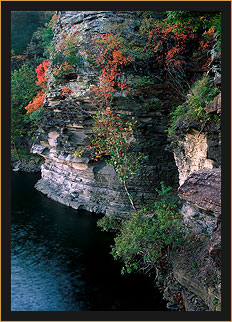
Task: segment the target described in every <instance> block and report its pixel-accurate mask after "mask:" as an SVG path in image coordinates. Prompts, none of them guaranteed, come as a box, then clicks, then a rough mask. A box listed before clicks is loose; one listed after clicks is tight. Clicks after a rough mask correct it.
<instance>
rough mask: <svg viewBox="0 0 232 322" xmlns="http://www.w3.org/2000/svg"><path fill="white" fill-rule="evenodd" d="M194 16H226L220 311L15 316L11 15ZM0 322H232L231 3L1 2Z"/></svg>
mask: <svg viewBox="0 0 232 322" xmlns="http://www.w3.org/2000/svg"><path fill="white" fill-rule="evenodd" d="M77 9H78V10H83V11H85V10H90V11H91V10H105V11H107V10H115V11H116V10H133V11H134V10H142V11H146V10H149V11H152V10H154V11H158V10H160V11H165V10H191V11H201V10H202V11H203V10H205V11H221V12H222V263H223V267H222V311H220V312H171V311H158V312H157V311H88V312H84V311H80V312H73V311H67V312H64V311H61V312H60V311H20V312H19V311H11V299H10V296H11V290H10V286H11V285H10V280H11V279H10V274H11V272H10V268H11V266H10V264H11V261H10V247H11V244H10V211H11V206H10V201H11V186H10V182H11V180H10V178H11V169H10V63H11V61H10V30H11V28H10V27H11V11H32V10H34V11H35V10H52V11H53V10H70V11H71V10H77ZM1 45H2V46H1V49H2V50H1V63H2V64H1V76H2V77H1V93H2V96H1V179H2V184H1V228H2V230H1V284H2V288H1V321H231V236H230V234H231V216H230V215H231V204H230V200H231V94H230V91H231V2H230V1H59V0H58V1H57V0H56V1H1Z"/></svg>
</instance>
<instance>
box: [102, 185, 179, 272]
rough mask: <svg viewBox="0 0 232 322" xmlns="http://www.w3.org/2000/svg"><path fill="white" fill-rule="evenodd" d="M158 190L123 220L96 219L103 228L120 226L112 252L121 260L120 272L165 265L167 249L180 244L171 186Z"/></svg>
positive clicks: (146, 270)
mask: <svg viewBox="0 0 232 322" xmlns="http://www.w3.org/2000/svg"><path fill="white" fill-rule="evenodd" d="M157 192H158V194H159V197H158V199H157V200H155V201H154V202H153V203H152V204H151V205H149V206H144V207H143V208H142V209H141V210H139V211H137V212H136V213H132V214H131V215H130V216H129V218H127V219H125V220H122V221H119V220H115V219H110V218H109V219H108V218H107V219H106V218H105V219H101V220H100V221H98V226H100V227H101V228H102V229H103V230H109V229H112V226H113V228H114V229H119V232H118V233H117V236H116V238H115V239H114V241H115V245H114V246H112V255H113V257H114V258H115V259H117V260H120V261H122V262H123V263H124V266H123V268H122V274H124V273H125V272H127V273H131V272H132V271H138V270H142V271H144V272H148V271H149V270H150V269H154V267H159V266H167V265H168V252H169V249H170V248H172V247H179V246H181V243H182V240H183V225H182V223H181V218H180V214H179V213H178V212H177V204H176V199H174V198H173V194H172V193H171V188H170V187H166V186H165V185H164V183H161V190H158V189H157Z"/></svg>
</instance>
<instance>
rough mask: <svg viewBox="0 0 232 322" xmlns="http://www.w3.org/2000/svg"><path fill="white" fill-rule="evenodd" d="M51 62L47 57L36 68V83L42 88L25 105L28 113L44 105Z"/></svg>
mask: <svg viewBox="0 0 232 322" xmlns="http://www.w3.org/2000/svg"><path fill="white" fill-rule="evenodd" d="M49 63H50V62H49V60H48V59H46V60H44V61H43V62H42V63H41V64H40V65H38V66H37V67H36V69H35V71H36V76H37V81H36V85H37V86H39V87H40V89H41V90H40V91H39V92H38V93H37V94H36V96H35V97H34V98H33V100H32V101H30V103H29V104H28V105H27V106H26V107H25V109H26V111H27V113H33V112H35V111H36V110H37V109H38V108H40V107H41V106H42V105H43V101H44V98H45V91H46V87H47V77H46V71H47V69H48V66H49Z"/></svg>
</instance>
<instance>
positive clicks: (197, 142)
mask: <svg viewBox="0 0 232 322" xmlns="http://www.w3.org/2000/svg"><path fill="white" fill-rule="evenodd" d="M129 14H133V13H131V12H125V11H123V12H111V11H107V12H105V11H85V12H83V11H61V12H59V13H58V23H57V25H56V26H55V36H54V40H53V42H54V44H59V43H61V42H62V39H63V37H64V35H65V34H72V33H73V32H74V31H75V30H78V35H79V40H80V43H79V51H80V53H81V54H82V63H81V64H80V65H79V66H77V68H76V70H75V71H72V73H70V74H69V75H66V77H65V78H64V79H63V80H62V81H61V82H56V80H55V78H54V75H53V74H52V70H51V69H50V70H49V73H48V85H49V91H48V93H47V95H46V99H45V103H44V109H45V111H44V120H43V122H42V124H41V126H40V129H39V133H38V137H37V138H36V141H35V143H34V145H33V147H32V152H33V153H36V154H39V155H40V156H42V157H43V158H44V164H43V165H42V167H41V179H40V180H39V182H38V183H37V184H36V188H37V189H38V190H39V191H41V192H43V193H45V194H46V195H47V196H48V197H50V198H52V199H54V200H56V201H58V202H61V203H63V204H65V205H67V206H70V207H73V208H75V209H86V210H88V211H92V212H95V213H104V214H107V215H116V216H127V215H128V213H129V212H130V210H131V205H130V203H129V200H128V198H127V195H126V193H125V191H124V189H123V186H122V184H121V183H120V181H119V179H118V177H117V174H116V172H115V171H114V169H113V167H112V166H110V165H108V164H106V162H105V161H104V160H103V159H102V160H100V161H98V162H94V161H93V160H92V157H91V154H90V151H89V149H88V145H89V142H90V141H89V136H90V135H91V133H92V131H93V116H94V115H95V114H96V112H97V106H96V105H95V104H94V103H93V101H92V98H91V86H92V85H94V84H97V83H98V81H99V70H98V69H97V68H95V67H94V66H92V65H91V64H90V62H89V61H88V59H87V58H86V57H85V54H84V53H85V51H86V48H87V46H88V44H89V43H90V39H91V37H93V36H94V34H96V33H103V32H105V31H106V29H105V28H106V24H105V22H107V23H110V22H117V23H119V24H120V22H123V21H124V20H125V18H126V17H128V15H129ZM128 28H134V26H133V25H130V26H129V25H128ZM213 61H218V57H217V55H216V54H215V58H214V59H213ZM137 73H141V75H142V71H141V70H139V71H138V70H137V69H136V66H134V67H133V68H128V69H127V70H126V73H124V74H123V76H122V77H123V78H124V79H127V80H133V78H134V77H135V75H137ZM150 73H151V74H152V76H154V77H153V80H154V84H153V85H152V86H153V87H152V88H150V87H149V86H148V88H146V89H144V88H143V90H142V91H140V93H139V94H138V95H135V96H134V97H131V96H128V95H124V94H123V95H122V94H121V93H119V92H117V91H116V92H115V93H114V97H113V109H114V111H115V112H117V113H119V114H121V115H124V116H125V118H126V117H128V116H133V117H135V119H136V120H137V125H136V128H135V130H134V133H133V137H132V140H131V148H132V149H133V150H134V151H136V152H142V153H144V154H145V155H146V156H147V157H148V159H147V161H146V162H145V166H144V169H143V171H142V172H141V173H140V174H139V175H136V176H135V177H133V178H132V179H130V180H128V182H127V186H128V190H129V192H130V193H132V194H133V196H134V201H135V205H136V206H137V207H139V206H140V205H141V204H144V202H146V201H150V200H152V199H153V198H154V193H155V187H157V186H159V184H160V182H161V181H164V182H166V184H168V185H172V186H173V187H177V186H178V173H179V184H180V186H181V187H180V188H179V196H180V198H181V199H182V201H183V202H182V207H181V210H180V212H181V213H182V214H183V216H184V222H185V224H186V227H188V228H189V230H192V231H193V239H192V241H191V243H190V244H186V247H185V249H184V250H183V251H181V252H179V253H174V252H173V253H171V262H172V269H171V272H169V273H168V274H166V275H165V274H164V275H165V277H163V278H161V281H160V287H161V288H162V290H164V298H165V299H166V300H167V301H168V307H169V309H172V310H184V309H185V310H189V311H202V310H204V311H207V310H219V309H220V247H221V246H220V245H221V243H220V229H221V228H220V227H221V224H220V207H221V204H220V164H221V161H220V158H221V155H220V144H221V143H220V137H219V136H218V129H217V128H216V127H214V126H210V127H204V126H203V127H202V125H201V124H200V125H199V124H197V125H194V124H192V125H191V126H190V127H189V128H188V129H187V131H185V132H184V133H182V134H181V135H179V136H178V137H177V139H176V141H175V142H172V150H173V153H171V152H168V151H167V145H168V143H167V134H166V130H167V113H168V109H167V107H170V93H169V92H170V91H171V88H168V90H167V87H168V86H167V84H166V85H165V84H164V83H165V82H163V83H162V84H161V83H160V79H161V77H160V76H161V73H162V71H159V70H158V69H155V68H154V69H153V70H150ZM215 73H216V74H215V77H214V78H215V83H216V84H217V86H220V70H219V69H218V67H217V68H216V71H215ZM165 86H166V88H165ZM63 87H68V88H70V89H71V91H72V94H70V95H69V96H66V97H62V95H61V93H62V88H63ZM168 91H169V92H168ZM148 94H149V95H148ZM220 102H221V99H220V96H218V97H217V99H216V100H215V102H213V103H212V104H211V105H209V106H207V111H208V113H217V112H219V111H220V109H221V108H220V104H221V103H220ZM173 154H174V156H173ZM201 235H202V236H204V237H206V238H203V240H201V239H199V238H200V237H199V236H201Z"/></svg>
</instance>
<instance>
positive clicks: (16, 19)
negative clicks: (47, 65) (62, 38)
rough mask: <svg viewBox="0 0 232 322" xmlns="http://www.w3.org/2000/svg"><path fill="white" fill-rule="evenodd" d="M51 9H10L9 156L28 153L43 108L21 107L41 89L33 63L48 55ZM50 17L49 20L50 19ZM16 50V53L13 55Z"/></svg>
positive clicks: (37, 62) (36, 63)
mask: <svg viewBox="0 0 232 322" xmlns="http://www.w3.org/2000/svg"><path fill="white" fill-rule="evenodd" d="M52 14H53V12H50V11H44V12H41V11H38V12H21V11H19V12H12V24H11V32H12V34H11V35H12V51H11V54H12V57H11V63H12V66H11V67H12V74H11V144H12V146H11V147H12V156H15V157H16V158H19V159H20V158H21V157H22V156H27V155H29V150H30V146H31V144H32V141H33V139H34V136H35V132H36V130H37V129H38V126H39V124H40V122H41V119H42V115H43V111H42V110H41V109H39V110H38V111H36V112H34V113H32V114H27V113H26V110H25V107H26V106H27V105H28V104H29V103H30V102H31V101H33V98H34V97H35V96H36V94H38V91H39V90H41V88H40V86H38V84H36V81H37V78H36V73H35V67H36V66H37V65H38V64H40V63H41V62H42V61H44V57H47V55H48V46H49V45H50V42H51V40H52V37H53V32H52V25H51V22H48V20H49V19H51V16H52ZM51 21H52V20H51ZM16 54H19V55H16Z"/></svg>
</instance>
